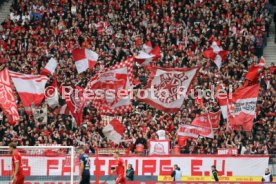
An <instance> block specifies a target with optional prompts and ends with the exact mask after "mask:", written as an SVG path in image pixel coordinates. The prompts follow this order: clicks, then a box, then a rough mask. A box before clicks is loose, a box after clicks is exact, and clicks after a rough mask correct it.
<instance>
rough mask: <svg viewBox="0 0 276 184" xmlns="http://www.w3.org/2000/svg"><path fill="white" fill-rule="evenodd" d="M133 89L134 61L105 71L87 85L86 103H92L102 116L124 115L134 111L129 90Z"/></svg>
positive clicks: (130, 60) (128, 60)
mask: <svg viewBox="0 0 276 184" xmlns="http://www.w3.org/2000/svg"><path fill="white" fill-rule="evenodd" d="M132 87H133V59H132V58H129V59H127V60H126V61H124V62H121V63H120V64H117V65H115V66H113V67H110V68H107V69H104V70H103V71H102V72H101V73H98V74H96V75H95V76H94V77H92V78H91V80H90V82H89V83H88V84H87V86H86V89H85V91H86V92H87V93H89V95H85V99H86V101H88V100H89V101H92V103H93V105H94V106H95V107H96V108H97V110H98V112H99V113H100V114H112V115H115V114H123V113H126V112H128V111H130V110H132V101H131V97H130V95H129V93H128V92H129V90H132Z"/></svg>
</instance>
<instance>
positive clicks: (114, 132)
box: [102, 118, 125, 144]
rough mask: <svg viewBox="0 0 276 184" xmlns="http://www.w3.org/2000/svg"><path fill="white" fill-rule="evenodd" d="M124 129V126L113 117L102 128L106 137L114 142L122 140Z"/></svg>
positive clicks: (117, 142)
mask: <svg viewBox="0 0 276 184" xmlns="http://www.w3.org/2000/svg"><path fill="white" fill-rule="evenodd" d="M124 131H125V127H124V126H123V125H122V124H121V122H120V121H119V120H118V119H116V118H114V119H112V120H111V121H110V122H109V124H108V125H106V126H105V127H104V128H103V131H102V132H103V134H104V136H105V137H107V139H109V140H111V141H113V142H114V143H115V144H119V143H120V142H121V140H122V136H123V134H124Z"/></svg>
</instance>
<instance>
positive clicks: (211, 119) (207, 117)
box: [192, 111, 220, 129]
mask: <svg viewBox="0 0 276 184" xmlns="http://www.w3.org/2000/svg"><path fill="white" fill-rule="evenodd" d="M219 120H220V111H218V112H215V113H213V112H209V113H204V114H199V115H198V116H196V118H195V119H194V120H193V122H192V125H194V126H199V127H203V128H213V129H214V128H218V124H219Z"/></svg>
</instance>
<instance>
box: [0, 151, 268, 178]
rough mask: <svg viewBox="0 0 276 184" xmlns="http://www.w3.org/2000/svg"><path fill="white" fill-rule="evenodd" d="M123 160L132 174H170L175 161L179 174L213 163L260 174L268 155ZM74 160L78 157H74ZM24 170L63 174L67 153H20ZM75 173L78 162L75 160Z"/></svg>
mask: <svg viewBox="0 0 276 184" xmlns="http://www.w3.org/2000/svg"><path fill="white" fill-rule="evenodd" d="M90 159H91V162H90V163H91V171H90V172H91V175H95V168H96V167H95V157H90ZM122 159H123V160H125V162H126V164H132V165H133V168H134V170H135V175H136V176H137V175H152V176H158V175H170V174H171V171H172V169H173V168H172V167H173V165H174V164H178V166H179V167H180V168H181V172H182V176H210V173H211V166H212V165H216V167H217V170H218V172H219V176H262V175H263V173H264V170H265V169H266V168H267V167H268V159H269V157H267V156H240V157H231V156H203V155H198V156H172V155H170V156H149V157H136V156H133V157H131V156H129V157H122ZM76 160H78V159H77V158H76ZM22 161H23V170H24V173H25V175H26V176H50V175H52V176H65V175H69V172H70V157H60V156H57V157H40V156H23V160H22ZM99 163H100V166H99V167H100V171H99V172H100V175H110V173H111V172H110V168H111V167H112V166H115V163H116V162H115V160H114V158H113V157H99ZM10 170H11V157H8V156H1V157H0V176H9V174H10V173H11V171H10ZM74 173H75V175H78V174H79V164H78V162H77V161H76V162H75V168H74Z"/></svg>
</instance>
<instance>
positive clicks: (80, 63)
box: [72, 48, 99, 73]
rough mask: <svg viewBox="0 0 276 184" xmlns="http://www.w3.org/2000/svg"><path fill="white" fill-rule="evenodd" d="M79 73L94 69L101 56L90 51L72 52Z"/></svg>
mask: <svg viewBox="0 0 276 184" xmlns="http://www.w3.org/2000/svg"><path fill="white" fill-rule="evenodd" d="M72 57H73V59H74V61H75V64H76V68H77V71H78V73H82V72H84V71H86V70H87V69H88V68H90V69H93V68H94V65H95V64H96V63H97V60H98V58H99V55H98V54H97V53H96V52H93V51H92V50H89V49H84V48H83V49H75V50H73V52H72Z"/></svg>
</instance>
